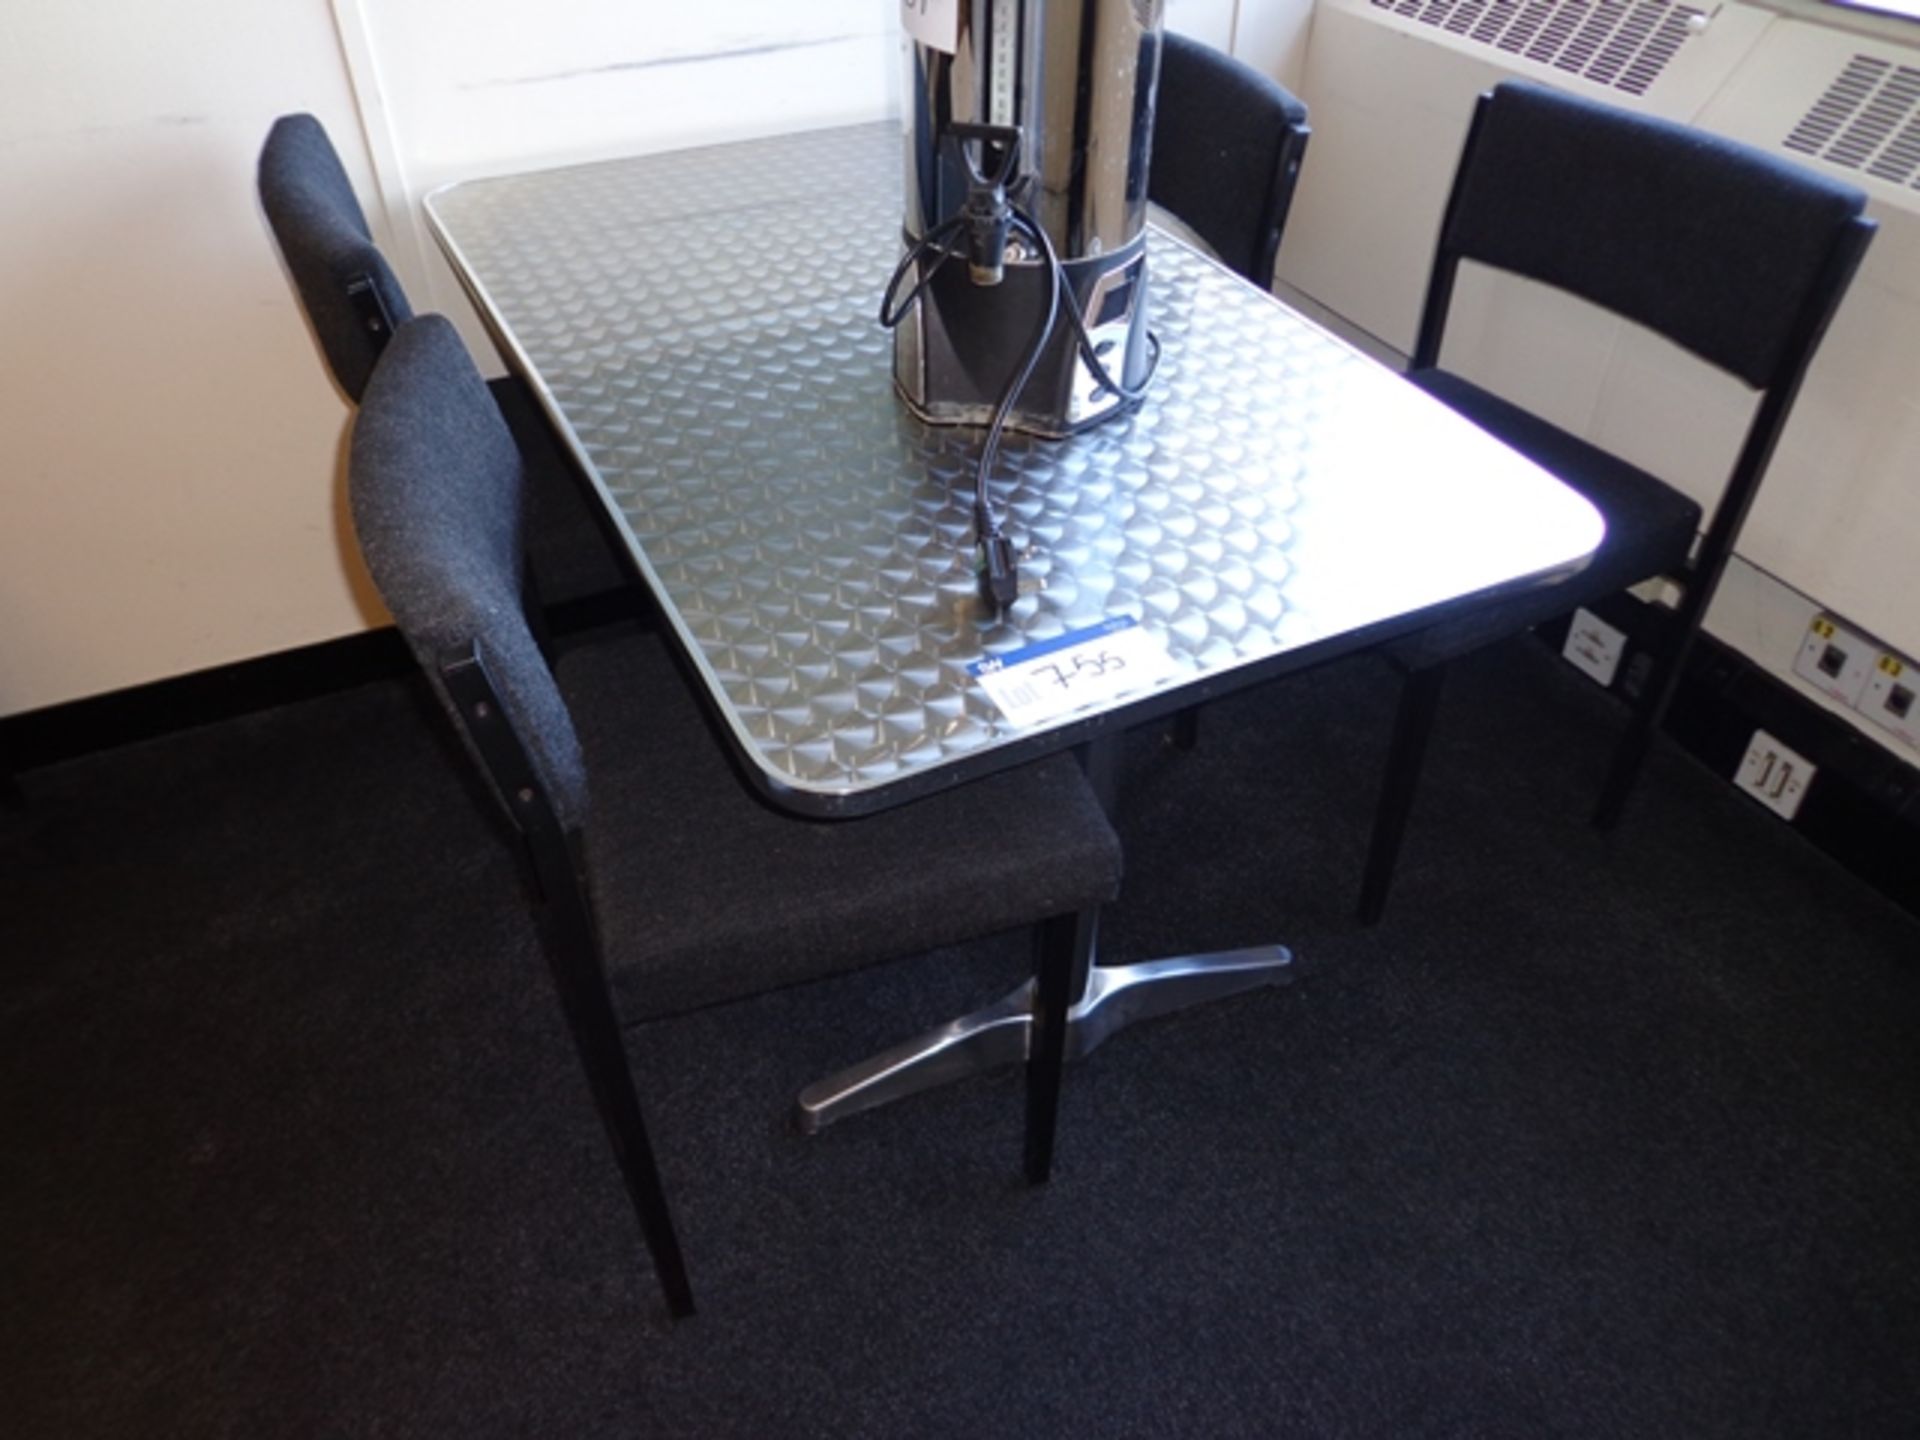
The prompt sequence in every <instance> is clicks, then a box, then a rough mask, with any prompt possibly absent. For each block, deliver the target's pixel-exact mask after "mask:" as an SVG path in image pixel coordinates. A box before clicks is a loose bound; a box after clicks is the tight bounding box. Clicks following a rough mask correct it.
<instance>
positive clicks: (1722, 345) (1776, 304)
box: [1360, 82, 1875, 922]
mask: <svg viewBox="0 0 1920 1440" xmlns="http://www.w3.org/2000/svg"><path fill="white" fill-rule="evenodd" d="M1865 204H1866V197H1865V196H1864V195H1862V194H1861V192H1860V191H1859V190H1858V189H1856V188H1854V187H1853V186H1850V185H1846V184H1843V183H1840V182H1839V181H1836V180H1831V179H1828V178H1826V177H1824V176H1821V175H1819V174H1816V173H1814V172H1813V171H1810V170H1807V169H1804V168H1801V167H1799V166H1796V165H1792V164H1789V163H1787V162H1785V161H1782V160H1779V159H1776V158H1775V157H1773V156H1771V155H1768V154H1766V153H1764V152H1762V151H1759V150H1755V149H1751V148H1749V147H1747V146H1744V145H1739V144H1735V143H1733V142H1731V141H1727V140H1722V139H1719V138H1717V137H1715V136H1711V135H1707V134H1704V133H1702V132H1700V131H1698V130H1694V129H1691V128H1688V127H1686V126H1683V125H1676V124H1671V123H1668V122H1665V121H1661V120H1656V119H1651V118H1648V117H1646V116H1642V115H1636V114H1633V113H1631V112H1629V111H1626V110H1622V109H1619V108H1616V107H1614V106H1610V105H1603V104H1599V103H1597V102H1594V101H1590V100H1584V99H1580V98H1576V97H1574V96H1570V95H1565V94H1562V93H1560V92H1558V91H1556V90H1551V89H1548V88H1546V87H1544V86H1539V85H1531V84H1524V83H1517V82H1516V83H1507V84H1502V85H1499V86H1497V87H1495V88H1494V89H1493V90H1492V91H1490V92H1489V93H1487V94H1485V95H1483V96H1481V97H1480V100H1479V104H1478V107H1477V109H1476V110H1475V113H1474V119H1473V125H1472V129H1471V131H1470V132H1469V134H1468V137H1467V143H1466V150H1465V153H1464V154H1463V155H1462V157H1461V160H1460V168H1459V171H1458V173H1457V175H1456V176H1455V179H1454V185H1453V192H1452V196H1451V198H1450V199H1449V200H1448V202H1447V209H1446V214H1445V218H1444V220H1443V222H1442V225H1441V231H1440V240H1439V247H1438V251H1437V253H1436V255H1435V258H1434V265H1433V273H1432V277H1431V279H1430V281H1429V284H1428V289H1427V298H1426V308H1425V312H1424V314H1423V315H1422V317H1421V322H1420V332H1419V336H1418V339H1417V341H1416V344H1415V347H1414V354H1413V361H1412V365H1411V368H1410V369H1409V370H1408V373H1407V378H1408V379H1410V380H1411V381H1412V382H1413V383H1414V384H1416V385H1418V386H1420V387H1421V388H1422V389H1424V390H1426V391H1427V392H1428V393H1430V394H1432V395H1434V396H1436V397H1437V398H1438V399H1440V400H1442V401H1444V402H1445V403H1446V404H1447V405H1449V406H1450V407H1452V408H1453V409H1454V410H1457V411H1459V412H1460V413H1461V414H1462V415H1465V416H1466V417H1467V418H1468V419H1470V420H1472V421H1473V422H1474V423H1476V424H1477V425H1479V426H1481V427H1482V428H1483V429H1485V430H1487V431H1489V432H1491V433H1492V434H1494V435H1496V436H1498V437H1499V438H1500V439H1501V440H1503V441H1505V442H1506V443H1507V444H1508V445H1511V446H1512V447H1513V448H1515V449H1517V450H1519V451H1521V452H1522V453H1524V454H1526V455H1528V456H1530V457H1531V458H1532V459H1534V460H1535V461H1536V462H1538V463H1539V464H1540V465H1542V466H1543V467H1544V468H1546V469H1548V470H1551V471H1552V472H1554V473H1555V474H1556V475H1558V476H1560V477H1561V478H1562V479H1563V480H1565V481H1566V482H1567V483H1568V484H1569V485H1571V486H1572V487H1573V488H1575V489H1576V490H1578V491H1580V492H1581V493H1582V494H1583V495H1585V496H1586V497H1587V498H1588V499H1589V500H1591V501H1592V502H1593V504H1594V505H1595V507H1596V508H1598V509H1599V511H1600V512H1601V514H1602V516H1603V517H1604V518H1605V520H1606V523H1607V534H1606V539H1605V540H1604V542H1603V543H1602V544H1601V546H1600V549H1599V551H1598V553H1597V554H1596V555H1595V556H1594V557H1593V559H1592V561H1591V562H1590V563H1589V564H1588V565H1587V567H1586V568H1585V569H1584V570H1583V571H1581V572H1580V573H1579V574H1577V575H1575V576H1573V577H1572V578H1570V579H1568V580H1565V581H1562V582H1560V583H1558V584H1554V585H1550V586H1545V587H1540V588H1536V589H1532V590H1527V591H1523V592H1520V593H1517V594H1512V595H1508V596H1506V597H1503V598H1501V599H1497V600H1494V601H1491V602H1489V603H1485V604H1481V605H1478V606H1474V607H1471V608H1469V609H1467V610H1465V611H1464V612H1462V613H1460V614H1459V615H1458V616H1457V617H1455V618H1451V619H1449V620H1447V621H1446V622H1444V623H1442V624H1438V625H1435V626H1433V627H1431V628H1430V629H1427V630H1424V631H1422V632H1420V633H1418V634H1415V635H1412V636H1410V637H1408V638H1406V639H1404V640H1401V641H1399V642H1396V643H1394V644H1392V645H1390V646H1388V647H1387V653H1388V655H1389V656H1390V657H1391V658H1392V660H1393V661H1394V662H1395V663H1396V664H1397V665H1398V666H1399V667H1400V668H1401V670H1402V671H1404V673H1405V676H1406V679H1405V684H1404V688H1403V690H1402V693H1401V699H1400V704H1399V709H1398V713H1397V715H1396V717H1395V722H1394V734H1393V742H1392V749H1391V753H1390V755H1389V759H1388V764H1387V770H1386V775H1385V779H1384V781H1383V784H1382V790H1381V796H1380V802H1379V808H1378V811H1377V813H1376V815H1375V819H1374V829H1373V838H1372V844H1371V849H1370V851H1369V854H1368V858H1367V868H1366V875H1365V879H1364V882H1363V885H1362V892H1361V902H1360V913H1361V917H1362V918H1363V919H1364V920H1367V921H1369V922H1370V921H1373V920H1375V919H1378V918H1379V916H1380V913H1381V911H1382V909H1383V907H1384V906H1385V904H1386V897H1387V890H1388V887H1389V885H1390V884H1391V882H1392V877H1393V869H1394V864H1395V861H1396V859H1397V857H1398V854H1399V849H1400V841H1401V836H1402V833H1403V831H1404V829H1405V826H1406V821H1407V816H1408V813H1409V810H1410V808H1411V805H1412V800H1413V792H1414V788H1415V785H1416V783H1417V781H1418V778H1419V773H1420V768H1421V763H1422V759H1423V757H1424V754H1425V750H1426V744H1427V737H1428V733H1429V731H1430V730H1431V728H1432V725H1433V719H1434V714H1435V709H1436V706H1437V704H1438V701H1439V694H1440V685H1441V679H1442V677H1443V676H1444V674H1445V673H1446V671H1445V667H1446V665H1447V662H1448V661H1450V660H1453V659H1455V658H1457V657H1459V656H1461V655H1464V654H1467V653H1469V652H1471V651H1473V650H1476V649H1478V648H1480V647H1481V646H1483V645H1486V644H1488V643H1490V642H1492V641H1494V640H1497V639H1500V638H1503V637H1505V636H1508V635H1512V634H1515V633H1518V632H1519V631H1521V630H1524V629H1526V628H1528V627H1530V626H1533V625H1535V624H1539V623H1541V622H1543V621H1546V620H1550V619H1553V618H1555V617H1557V616H1562V615H1565V614H1568V613H1569V612H1571V611H1572V610H1573V609H1574V608H1575V607H1576V606H1580V605H1585V604H1590V603H1593V602H1595V601H1597V600H1599V599H1602V598H1604V597H1606V596H1609V595H1612V594H1614V593H1616V592H1618V591H1621V590H1624V589H1625V588H1626V587H1627V586H1629V585H1632V584H1635V583H1638V582H1640V581H1642V580H1647V579H1652V578H1655V577H1661V576H1664V577H1668V578H1670V579H1672V580H1674V581H1675V582H1677V583H1678V584H1679V585H1680V586H1681V587H1682V592H1681V593H1682V598H1681V600H1680V603H1679V605H1678V608H1677V610H1676V611H1675V612H1674V613H1673V615H1672V616H1671V618H1670V621H1669V622H1668V623H1667V624H1666V625H1665V626H1664V627H1663V630H1664V636H1663V638H1662V639H1661V640H1660V642H1659V643H1658V645H1657V647H1656V648H1655V649H1654V650H1653V651H1652V653H1651V659H1652V660H1653V665H1652V667H1651V670H1650V671H1649V673H1648V676H1647V678H1646V680H1645V682H1644V684H1643V685H1642V687H1641V690H1640V693H1639V695H1638V697H1637V699H1636V701H1635V704H1634V710H1633V715H1632V718H1631V719H1630V721H1629V723H1628V727H1627V731H1626V734H1625V736H1624V737H1623V738H1622V739H1621V741H1620V742H1619V745H1618V748H1617V749H1616V751H1615V753H1614V757H1613V761H1612V765H1611V768H1610V770H1609V772H1608V775H1607V779H1606V782H1605V785H1604V787H1603V790H1602V793H1601V798H1600V803H1599V807H1598V810H1597V812H1596V815H1595V823H1596V824H1598V825H1600V826H1601V827H1602V828H1611V827H1612V826H1613V825H1614V824H1615V823H1616V822H1617V821H1618V819H1619V817H1620V813H1621V809H1622V807H1623V805H1624V804H1625V802H1626V798H1627V795H1628V793H1629V791H1630V790H1631V788H1632V786H1633V783H1634V781H1635V779H1636V777H1637V776H1638V774H1639V772H1640V768H1641V765H1642V763H1643V761H1644V760H1645V758H1646V754H1647V751H1648V748H1649V747H1650V745H1651V743H1652V739H1653V735H1654V732H1655V729H1656V727H1657V726H1658V725H1659V723H1660V720H1661V718H1662V716H1663V715H1664V713H1665V711H1666V709H1667V705H1668V702H1669V701H1670V700H1671V698H1672V696H1673V691H1674V686H1675V683H1676V682H1677V680H1678V679H1679V675H1680V667H1681V665H1682V664H1683V663H1684V661H1685V659H1686V657H1687V654H1688V651H1689V649H1690V648H1691V646H1692V643H1693V640H1694V637H1695V635H1696V634H1697V633H1698V631H1699V628H1700V621H1701V618H1702V617H1703V616H1704V614H1705V613H1706V609H1707V604H1708V602H1709V601H1710V600H1711V599H1712V598H1713V592H1714V588H1715V586H1716V585H1717V584H1718V583H1719V580H1720V577H1721V574H1722V572H1723V571H1724V570H1725V568H1726V564H1727V560H1728V557H1729V556H1730V555H1731V554H1732V551H1733V545H1734V541H1735V539H1736V538H1737V537H1738V535H1739V533H1740V526H1741V524H1742V522H1743V521H1744V520H1745V519H1746V515H1747V511H1748V509H1749V507H1750V506H1751V505H1752V504H1753V499H1754V496H1755V494H1756V493H1757V491H1758V490H1759V487H1760V481H1761V478H1762V477H1763V476H1764V475H1765V473H1766V469H1767V463H1768V461H1769V459H1770V458H1771V457H1772V455H1773V450H1774V446H1775V443H1776V442H1777V441H1778V440H1779V438H1780V432H1781V430H1782V428H1783V427H1784V426H1785V424H1786V421H1787V416H1788V414H1789V412H1790V411H1791V408H1792V405H1793V400H1794V396H1795V394H1796V393H1797V392H1798V390H1799V388H1800V382H1801V379H1802V377H1803V376H1804V375H1805V374H1806V370H1807V366H1808V364H1809V363H1810V362H1811V361H1812V359H1813V355H1814V351H1815V349H1816V348H1817V347H1818V345H1819V343H1820V339H1821V337H1822V336H1823V335H1824V334H1825V332H1826V329H1827V324H1828V322H1829V321H1830V320H1831V319H1832V317H1833V313H1834V310H1835V308H1836V307H1837V306H1838V305H1839V303H1840V299H1841V297H1842V296H1843V295H1844V294H1845V293H1846V290H1847V286H1848V284H1849V283H1850V282H1851V280H1852V278H1853V274H1854V271H1855V270H1856V269H1857V268H1858V266H1859V264H1860V258H1861V256H1862V255H1863V254H1864V253H1865V251H1866V247H1867V243H1868V241H1869V240H1870V239H1871V238H1872V236H1873V231H1874V228H1875V227H1874V222H1873V221H1872V220H1870V219H1867V218H1866V217H1865V216H1864V215H1863V214H1862V211H1863V209H1864V207H1865ZM1463 260H1470V261H1475V262H1478V263H1480V264H1482V265H1487V266H1491V267H1494V268H1495V269H1498V270H1502V271H1507V272H1511V273H1513V274H1517V275H1521V276H1525V277H1527V278H1529V279H1532V280H1537V281H1542V282H1544V283H1546V284H1548V285H1552V286H1555V287H1557V288H1559V289H1561V290H1564V291H1567V292H1569V293H1571V294H1573V295H1576V296H1579V297H1581V298H1582V299H1585V300H1587V301H1590V302H1592V303H1593V304H1595V305H1598V306H1602V307H1604V308H1605V309H1607V310H1609V311H1611V312H1613V313H1614V314H1617V315H1620V316H1622V317H1624V318H1625V319H1627V320H1631V321H1635V322H1637V323H1638V324H1640V325H1643V326H1645V327H1647V328H1648V329H1650V330H1653V331H1655V332H1657V333H1659V334H1661V335H1664V336H1666V337H1667V338H1668V339H1670V340H1672V341H1674V342H1675V343H1676V344H1678V345H1680V346H1682V347H1684V348H1685V349H1687V350H1689V351H1691V352H1692V353H1693V354H1694V355H1696V356H1698V357H1699V358H1701V359H1702V360H1705V361H1707V362H1708V363H1709V364H1711V365H1713V366H1715V367H1717V368H1718V369H1720V370H1722V371H1724V372H1726V373H1727V374H1728V375H1729V376H1731V377H1732V378H1733V379H1735V380H1737V381H1739V382H1741V383H1742V384H1743V385H1745V386H1746V387H1748V388H1749V389H1750V390H1751V391H1752V392H1753V394H1754V398H1755V408H1754V411H1753V419H1752V422H1751V424H1750V425H1749V427H1748V429H1747V433H1746V438H1745V440H1744V441H1743V443H1742V444H1741V447H1740V449H1739V452H1738V454H1737V456H1735V457H1734V459H1733V461H1732V468H1731V470H1730V472H1729V474H1728V478H1727V480H1726V483H1725V486H1724V488H1723V490H1722V492H1721V495H1720V498H1719V501H1718V503H1717V504H1716V505H1715V506H1714V508H1713V513H1712V518H1711V520H1710V521H1709V523H1708V524H1707V527H1706V533H1705V536H1704V538H1703V539H1702V540H1701V542H1700V544H1699V547H1698V550H1697V552H1695V553H1692V554H1691V558H1690V552H1691V551H1692V550H1693V542H1694V538H1695V534H1696V532H1697V530H1698V529H1699V524H1700V519H1701V508H1700V506H1699V505H1697V504H1696V503H1695V502H1694V501H1693V500H1691V499H1690V498H1688V497H1687V496H1686V495H1684V494H1682V493H1681V492H1680V491H1679V490H1677V489H1675V488H1673V487H1672V486H1670V485H1668V484H1667V483H1666V482H1664V481H1662V480H1660V479H1659V478H1657V477H1656V476H1654V475H1651V474H1648V473H1647V472H1646V471H1644V470H1642V469H1639V468H1638V467H1636V466H1633V465H1630V464H1628V463H1627V462H1626V461H1624V460H1621V459H1619V458H1618V457H1616V456H1614V455H1611V454H1609V453H1607V452H1606V451H1604V450H1601V449H1600V448H1598V447H1597V446H1595V445H1593V444H1590V443H1589V442H1587V441H1585V440H1582V439H1581V438H1579V437H1578V436H1576V435H1571V434H1569V433H1567V432H1566V431H1564V430H1561V429H1559V428H1557V427H1556V426H1553V425H1550V424H1548V423H1547V422H1546V421H1544V420H1542V419H1540V418H1539V417H1537V416H1535V415H1532V414H1529V413H1528V412H1527V411H1525V410H1522V409H1521V408H1520V407H1519V406H1517V405H1514V404H1512V403H1510V402H1509V401H1506V400H1503V399H1501V398H1500V397H1499V396H1497V395H1494V394H1492V393H1491V392H1489V391H1487V390H1485V389H1483V388H1481V387H1480V386H1478V385H1475V384H1474V383H1472V382H1471V381H1469V380H1467V379H1465V378H1463V377H1461V376H1459V375H1456V374H1454V373H1452V372H1450V371H1448V370H1447V369H1445V368H1444V367H1443V365H1442V364H1441V358H1442V357H1441V339H1442V336H1443V334H1444V331H1445V328H1446V318H1447V310H1448V305H1449V301H1450V300H1451V298H1452V294H1453V285H1454V277H1455V274H1456V272H1457V270H1458V268H1459V265H1460V262H1461V261H1463Z"/></svg>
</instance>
